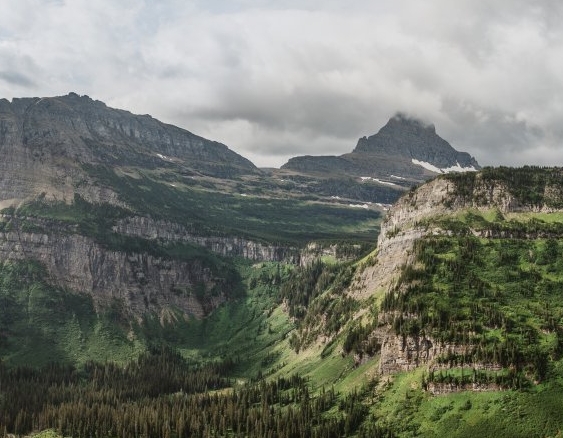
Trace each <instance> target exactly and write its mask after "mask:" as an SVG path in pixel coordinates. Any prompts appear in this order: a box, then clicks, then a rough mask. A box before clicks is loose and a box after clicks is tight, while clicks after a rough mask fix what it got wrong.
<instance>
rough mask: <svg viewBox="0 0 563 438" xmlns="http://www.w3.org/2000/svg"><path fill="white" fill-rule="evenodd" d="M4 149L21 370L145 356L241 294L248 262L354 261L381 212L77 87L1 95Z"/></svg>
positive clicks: (9, 312)
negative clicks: (305, 186)
mask: <svg viewBox="0 0 563 438" xmlns="http://www.w3.org/2000/svg"><path fill="white" fill-rule="evenodd" d="M0 150H1V151H2V152H3V156H4V159H3V160H2V162H1V163H0V169H1V173H0V278H1V279H2V282H3V283H2V285H3V286H2V288H0V289H1V290H0V302H2V303H3V307H2V306H0V307H2V310H0V316H1V318H0V355H1V356H2V357H3V360H5V361H6V362H8V363H11V364H20V363H26V362H31V363H36V364H40V363H45V362H49V361H54V360H61V361H70V362H79V363H83V362H84V361H85V360H87V359H88V358H93V357H97V356H98V355H99V349H100V348H101V349H102V350H105V349H109V350H110V351H114V353H113V354H111V355H110V356H112V355H113V356H115V357H114V359H116V360H117V358H119V357H123V355H124V354H125V355H127V354H131V351H142V350H143V349H146V348H148V346H149V345H152V343H153V342H157V343H158V342H162V341H163V337H165V335H164V334H163V327H165V326H167V325H168V324H171V325H175V324H179V325H180V326H181V325H182V324H188V322H189V321H192V320H196V321H202V320H204V319H205V318H206V317H208V316H209V315H211V314H213V312H214V311H215V310H217V309H218V308H220V307H221V306H222V305H224V304H225V303H227V302H233V301H235V302H236V301H237V300H240V299H242V298H243V297H244V295H245V293H246V289H247V285H246V281H247V277H248V275H249V274H248V266H249V265H250V266H252V264H254V263H282V264H285V263H287V264H290V265H292V266H293V265H299V264H300V263H305V261H306V260H307V259H309V258H312V257H315V256H316V255H321V254H322V255H324V256H325V257H334V258H339V259H343V258H350V257H353V256H354V255H355V254H358V253H360V252H362V251H364V250H365V249H366V248H367V247H369V246H370V244H372V242H373V241H374V239H375V236H376V235H377V227H378V225H379V223H380V221H381V210H380V209H377V208H354V207H351V206H350V205H349V203H344V202H342V203H341V202H335V200H332V199H325V198H323V197H319V196H312V195H311V194H310V193H306V192H305V193H304V192H303V191H300V190H298V189H296V187H295V185H294V184H292V183H291V182H285V181H279V180H277V179H274V178H271V177H269V176H268V175H265V174H264V172H262V171H260V170H258V169H257V168H256V167H255V166H254V165H252V163H250V162H249V161H248V160H246V159H244V158H242V157H240V156H239V155H237V154H235V153H234V152H232V151H230V150H229V149H228V148H227V147H226V146H224V145H222V144H219V143H216V142H213V141H210V140H206V139H203V138H201V137H198V136H196V135H194V134H191V133H190V132H188V131H185V130H183V129H180V128H177V127H174V126H170V125H166V124H163V123H161V122H159V121H157V120H155V119H153V118H151V117H150V116H137V115H133V114H131V113H129V112H127V111H122V110H117V109H112V108H108V107H107V106H106V105H105V104H103V103H102V102H97V101H93V100H92V99H90V98H89V97H87V96H82V97H80V96H78V95H76V94H73V93H71V94H69V95H67V96H62V97H51V98H27V99H14V100H13V101H12V102H8V101H7V100H2V101H0ZM344 230H345V231H346V242H343V238H342V236H343V232H344ZM311 241H314V242H315V243H314V244H313V245H309V243H310V242H311ZM154 321H157V323H156V326H155V325H153V323H154ZM75 323H77V324H78V327H77V326H76V325H75ZM191 324H192V325H193V324H197V323H195V322H193V321H192V322H191ZM165 332H166V331H165ZM68 333H74V334H75V335H76V337H75V338H73V339H72V340H69V339H68V338H67V334H68ZM167 336H168V335H167ZM110 338H111V339H113V342H107V339H110ZM76 339H81V342H80V343H79V344H77V343H76ZM112 345H114V346H115V345H117V346H118V348H116V349H113V347H111V346H112ZM46 346H48V347H46ZM100 346H102V347H100ZM115 350H118V351H119V353H115ZM124 352H128V353H124ZM71 358H72V359H71Z"/></svg>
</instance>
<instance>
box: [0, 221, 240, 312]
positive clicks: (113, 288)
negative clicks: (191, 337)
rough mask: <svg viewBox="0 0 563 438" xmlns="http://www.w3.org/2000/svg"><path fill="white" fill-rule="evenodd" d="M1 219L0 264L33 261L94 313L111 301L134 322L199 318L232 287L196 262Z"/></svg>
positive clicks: (69, 232)
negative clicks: (86, 299) (158, 316)
mask: <svg viewBox="0 0 563 438" xmlns="http://www.w3.org/2000/svg"><path fill="white" fill-rule="evenodd" d="M3 219H4V220H6V219H8V220H9V222H8V224H7V225H6V226H5V227H4V231H3V232H0V260H3V261H10V260H35V261H38V262H40V263H41V264H42V265H43V266H44V267H45V268H46V270H47V272H48V274H49V281H50V282H51V283H52V284H53V285H56V286H58V287H61V288H64V289H68V290H71V291H74V292H77V293H86V294H89V295H91V296H92V297H93V300H94V303H95V305H96V307H97V308H100V307H106V306H108V305H109V304H111V303H112V301H114V300H117V301H119V302H120V303H122V304H123V305H124V309H127V311H126V313H127V314H129V315H130V316H132V317H136V318H141V317H142V316H143V315H144V314H146V313H149V312H150V313H158V312H160V311H162V310H163V309H176V310H180V311H181V312H183V313H184V314H185V315H186V316H193V317H196V318H201V317H203V316H204V315H206V314H207V313H209V312H210V311H211V310H212V309H213V308H215V307H217V306H218V305H219V304H220V303H222V302H224V301H225V300H226V299H227V298H228V297H229V296H230V295H231V294H232V289H234V288H235V286H236V285H234V284H230V282H229V279H226V278H224V277H221V276H220V275H217V274H214V273H213V272H212V270H211V269H210V267H209V266H206V265H205V264H204V263H202V262H201V261H198V260H194V261H190V262H183V261H180V260H171V259H165V258H162V257H156V256H153V255H150V254H147V253H125V252H121V251H113V250H109V249H107V248H105V247H104V246H102V245H100V244H97V243H96V242H94V241H93V240H92V239H89V238H87V237H84V236H81V235H79V234H75V233H74V232H73V230H71V229H65V228H64V227H59V228H58V229H57V226H56V225H54V224H51V223H46V222H43V223H36V224H35V226H37V225H41V226H44V227H49V233H46V232H41V231H36V232H33V231H24V230H23V229H22V228H25V227H20V226H19V225H18V223H17V222H16V221H15V220H14V219H11V218H7V217H4V218H3ZM27 227H29V225H28V226H27ZM37 228H39V227H37Z"/></svg>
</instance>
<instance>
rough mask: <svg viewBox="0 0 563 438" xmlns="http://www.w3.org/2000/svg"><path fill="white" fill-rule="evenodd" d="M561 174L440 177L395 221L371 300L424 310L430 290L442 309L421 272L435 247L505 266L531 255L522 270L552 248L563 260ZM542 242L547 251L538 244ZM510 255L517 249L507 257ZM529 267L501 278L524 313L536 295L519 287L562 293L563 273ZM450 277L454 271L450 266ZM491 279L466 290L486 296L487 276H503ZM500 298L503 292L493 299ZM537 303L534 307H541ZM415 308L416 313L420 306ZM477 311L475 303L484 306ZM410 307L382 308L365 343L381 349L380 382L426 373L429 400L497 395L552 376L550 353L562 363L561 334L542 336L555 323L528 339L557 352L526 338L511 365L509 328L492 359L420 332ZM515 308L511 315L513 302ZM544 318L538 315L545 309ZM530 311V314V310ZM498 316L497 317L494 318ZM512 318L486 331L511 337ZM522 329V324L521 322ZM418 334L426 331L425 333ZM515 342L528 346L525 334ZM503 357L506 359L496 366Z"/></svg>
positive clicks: (383, 241)
mask: <svg viewBox="0 0 563 438" xmlns="http://www.w3.org/2000/svg"><path fill="white" fill-rule="evenodd" d="M512 171H513V172H514V174H512V173H511V172H512ZM544 172H545V174H543V173H544ZM561 173H562V171H561V169H547V170H546V169H536V168H532V169H528V168H526V169H523V170H522V169H515V170H511V169H509V170H507V169H501V171H500V172H498V173H496V172H495V169H488V170H487V171H485V172H484V175H483V173H477V174H471V175H461V176H458V175H454V176H450V175H446V176H441V177H438V178H436V179H434V180H433V181H430V182H429V183H427V184H425V185H423V186H420V187H418V188H417V189H413V190H412V191H410V192H409V193H407V194H405V195H404V196H403V197H402V198H401V199H400V200H399V201H398V202H397V203H396V204H395V205H394V206H393V207H392V208H391V210H390V211H389V213H388V215H387V217H386V219H385V220H384V222H383V224H382V229H381V233H380V235H379V239H378V246H377V263H376V264H375V265H373V266H367V267H366V268H365V269H364V271H363V272H361V273H360V277H359V278H360V279H361V280H362V281H364V282H365V283H366V284H368V283H369V284H370V290H372V291H373V293H377V294H380V293H381V292H382V293H384V294H386V299H388V300H392V299H393V298H392V297H390V294H393V295H394V296H395V297H397V299H399V300H401V299H403V298H401V296H404V295H405V294H407V293H411V294H414V295H416V294H422V295H421V297H420V298H416V297H415V298H416V299H420V300H423V301H424V299H426V298H423V296H424V293H425V291H426V290H427V289H428V288H429V289H428V291H430V292H431V293H432V292H433V293H435V294H438V295H437V297H438V299H439V294H440V293H441V292H440V291H441V289H440V287H441V286H440V285H438V286H439V287H438V289H435V287H436V285H434V286H429V285H430V283H428V284H427V285H424V284H423V283H420V282H421V281H422V280H420V279H419V277H418V276H417V275H422V274H420V273H419V272H423V271H424V269H425V268H424V266H425V263H430V265H429V266H431V265H432V263H433V262H431V261H426V262H425V261H424V260H421V259H420V257H421V256H422V255H421V254H419V250H420V248H417V246H419V243H423V242H424V241H427V240H428V239H430V241H432V240H434V241H450V242H454V244H455V245H460V247H461V246H464V248H463V250H467V248H471V247H472V246H475V245H477V246H479V247H480V248H481V251H483V254H487V257H495V254H501V255H502V257H501V259H502V258H506V257H508V256H509V255H510V256H511V257H516V256H514V254H513V252H514V251H523V252H522V253H521V255H520V257H521V260H524V258H526V257H532V254H533V253H534V251H540V250H541V251H544V248H545V251H560V252H561V253H563V248H561V247H559V249H557V247H556V245H555V244H554V242H557V239H559V238H561V237H562V236H563V215H562V214H561V212H562V211H563V204H562V203H561V199H563V194H562V187H563V185H562V184H561V183H560V182H559V180H558V178H559V179H560V176H561ZM530 180H534V181H536V184H535V185H534V186H533V187H532V189H531V190H530V191H531V194H530V193H524V191H523V189H522V187H521V186H522V185H523V184H525V182H527V181H528V182H529V181H530ZM560 216H561V217H560ZM536 239H539V240H540V241H539V242H534V240H536ZM455 242H457V243H455ZM507 248H511V249H510V250H508V252H507ZM522 248H524V249H522ZM554 248H555V249H554ZM486 251H492V252H486ZM455 254H456V253H455V251H454V253H453V255H448V254H444V255H442V256H441V257H445V258H444V259H443V260H446V261H447V260H449V257H454V256H455ZM540 255H541V254H540ZM499 257H500V256H499ZM552 259H553V257H547V256H544V257H543V259H542V260H544V261H543V262H542V263H551V260H552ZM452 263H454V265H455V266H461V267H466V266H467V264H468V262H467V261H466V262H462V263H458V262H457V261H456V260H452ZM499 263H500V262H499ZM522 263H524V265H522V266H516V267H514V266H512V265H507V267H506V269H505V271H502V273H503V274H502V275H506V276H508V277H507V278H509V280H508V282H507V283H500V284H501V285H500V290H501V292H502V291H504V289H506V293H507V294H508V295H507V296H509V297H512V295H511V294H513V293H516V294H517V295H516V296H518V297H519V298H518V299H520V300H521V301H522V303H525V302H527V301H526V300H527V299H528V298H527V295H526V294H529V293H533V288H532V289H531V291H530V290H528V287H527V286H526V287H523V286H522V285H521V284H519V283H518V281H519V280H518V279H519V278H520V277H522V278H526V279H527V281H528V283H529V284H531V285H533V284H534V282H537V281H539V280H538V279H537V278H536V277H538V276H540V275H542V276H543V277H542V280H541V281H542V282H543V283H545V284H544V286H545V288H547V289H545V290H544V289H541V290H539V291H538V292H537V293H538V294H540V295H538V296H540V297H541V296H543V295H542V294H546V293H548V290H551V289H553V287H555V288H557V286H558V285H559V283H557V282H554V280H553V279H552V278H551V276H550V275H551V274H550V272H553V269H556V267H554V266H551V265H550V266H548V267H542V268H540V269H538V268H534V267H532V268H529V267H526V265H525V262H524V261H523V262H522ZM510 266H512V268H513V269H510ZM443 269H446V271H447V266H446V268H443ZM475 269H477V268H475ZM483 269H484V268H480V269H477V271H475V272H476V275H477V276H478V277H479V279H477V280H476V279H474V280H472V281H469V280H463V281H465V282H466V283H467V287H470V288H471V287H481V286H483V285H484V288H485V289H486V290H487V286H486V285H487V283H486V281H487V278H488V277H487V275H491V276H493V275H496V274H497V271H496V270H495V269H493V270H492V271H491V272H490V273H489V274H485V273H484V272H482V271H483ZM483 274H485V275H484V276H483ZM434 275H435V274H434ZM499 275H500V274H499ZM481 276H482V278H481ZM411 277H412V278H411ZM372 278H373V280H371V282H369V281H368V280H370V279H372ZM409 278H410V279H409ZM421 278H422V277H421ZM439 278H440V277H438V279H439ZM471 278H473V277H471ZM538 278H539V277H538ZM439 281H441V280H438V282H439ZM443 281H446V280H443ZM488 281H492V280H488ZM499 281H503V280H502V279H501V280H499ZM446 282H447V281H446ZM530 282H531V283H530ZM466 283H464V285H465V284H466ZM528 283H526V284H528ZM543 283H542V284H543ZM544 286H541V287H544ZM537 287H540V286H537ZM513 289H514V290H513ZM409 290H410V291H411V292H408V291H409ZM479 290H481V289H479ZM444 293H445V292H444ZM494 293H499V292H498V290H497V289H494ZM538 296H536V299H539V298H538ZM416 299H415V301H413V303H416ZM428 299H431V297H430V298H428ZM432 299H433V298H432ZM490 299H491V300H492V301H491V302H490V303H489V302H486V303H485V307H486V306H493V307H492V309H493V310H491V311H494V310H495V307H494V306H495V305H494V303H495V298H490ZM506 299H508V298H506ZM511 299H512V298H511ZM470 302H476V303H477V302H479V300H477V299H475V300H470ZM540 302H542V301H541V300H540ZM411 304H412V303H410V304H409V303H408V302H406V307H404V308H403V307H401V306H402V305H401V306H399V307H395V305H389V303H388V304H387V307H388V308H387V309H385V308H384V309H383V312H381V313H380V314H379V317H378V321H377V328H376V329H374V330H373V331H370V332H369V333H367V336H368V338H367V339H369V337H371V336H374V335H375V336H377V338H378V339H379V341H378V343H379V345H381V350H380V364H379V372H380V373H381V374H394V373H398V372H404V371H411V370H413V369H415V368H419V367H421V366H426V367H428V368H427V372H428V373H429V374H432V378H431V379H429V378H428V377H427V378H426V380H425V382H424V383H425V389H427V390H429V391H431V392H436V393H441V392H449V391H457V390H464V389H471V390H475V391H482V390H495V389H502V388H510V387H521V385H527V384H530V383H537V382H540V381H542V379H543V378H544V377H545V372H546V366H549V365H548V364H549V360H550V359H549V357H551V356H550V354H551V353H550V351H551V350H550V349H551V348H554V349H555V350H553V351H554V352H555V353H553V352H552V353H553V354H552V355H555V357H561V352H563V329H562V328H561V327H560V328H559V329H557V328H556V327H555V326H553V327H551V326H550V328H541V327H540V326H541V324H544V323H545V324H547V323H548V322H546V321H547V320H546V321H543V319H544V318H543V314H542V315H540V314H537V315H536V314H535V313H534V314H533V315H535V316H536V317H537V318H538V321H540V322H538V323H537V324H538V327H540V328H538V327H535V328H534V330H532V332H533V333H532V332H530V333H531V334H530V336H532V335H534V334H535V335H537V336H539V337H540V338H544V337H547V338H549V339H551V340H550V342H548V343H547V344H545V343H544V344H545V345H544V344H542V345H543V347H541V348H540V347H539V346H536V344H533V343H532V344H530V345H528V343H527V342H528V341H526V340H525V339H524V338H523V339H524V340H523V341H522V345H523V347H522V345H520V347H519V348H520V350H521V351H520V350H518V349H516V350H515V351H517V356H516V358H510V356H506V355H507V354H509V352H511V351H512V349H511V348H512V347H511V344H510V343H511V342H512V341H513V340H512V336H513V334H512V332H511V329H510V328H507V329H506V330H507V331H506V336H504V335H502V336H503V337H501V338H499V339H502V342H501V341H499V342H500V344H499V346H498V351H497V350H495V349H494V348H493V347H491V345H489V343H486V346H485V347H486V348H487V349H488V350H486V351H481V350H480V349H481V348H483V347H482V346H481V345H480V344H479V342H477V343H474V342H476V341H475V340H473V341H469V342H468V343H464V342H462V341H461V340H459V339H457V337H456V336H458V335H456V336H454V338H455V339H453V340H452V339H446V338H444V339H441V338H440V337H436V336H435V333H431V332H430V331H429V330H426V329H424V327H418V329H417V328H416V327H417V326H416V322H417V320H418V311H417V310H416V309H417V307H416V304H412V306H414V307H412V308H410V307H409V306H410V305H411ZM552 304H553V305H555V304H556V303H552ZM507 305H509V306H510V305H512V303H511V301H508V304H507ZM487 308H488V307H487ZM541 308H542V306H541V305H540V306H539V309H541ZM523 309H525V310H526V311H530V312H531V310H530V309H528V308H527V307H526V306H524V307H523ZM494 315H496V313H494V312H493V316H494ZM499 315H500V314H499ZM509 316H510V315H509V314H506V315H504V314H503V315H501V316H499V318H501V319H500V320H499V321H498V322H494V323H491V322H490V321H488V322H487V324H489V326H488V328H487V330H489V329H490V330H493V329H494V330H497V329H499V330H501V329H502V326H503V324H504V323H506V324H508V327H510V324H511V323H513V322H514V321H512V320H511V318H510V317H509ZM495 317H496V316H495ZM503 321H504V322H503ZM542 321H543V322H542ZM491 324H492V325H491ZM516 324H517V325H518V324H519V322H518V321H516ZM497 326H498V327H497ZM495 327H497V329H495ZM518 327H520V326H518ZM542 327H543V326H542ZM521 328H522V330H523V332H522V333H527V332H526V330H525V329H526V327H524V326H522V327H521ZM420 329H422V330H421V331H419V330H420ZM494 330H493V331H494ZM502 330H505V329H502ZM409 332H410V333H409ZM502 333H504V332H502ZM467 335H468V336H470V337H472V336H474V335H475V333H474V334H471V331H469V332H468V334H467ZM516 335H518V336H521V333H520V332H518V333H516V334H515V336H516ZM458 337H459V336H458ZM552 338H555V339H556V341H557V342H555V341H553V339H552ZM456 339H457V340H456ZM552 341H553V342H552ZM487 342H489V341H487ZM552 343H553V345H552ZM555 344H557V345H555ZM548 345H549V348H548ZM536 347H537V348H536ZM491 348H492V350H490V349H491ZM548 350H549V351H548ZM495 354H501V355H504V356H503V357H501V358H500V359H499V358H497V359H495V357H494V356H495ZM460 365H461V367H460ZM458 368H459V369H458ZM444 370H448V371H447V372H445V374H444V375H442V374H440V372H441V371H442V372H443V371H444ZM456 373H457V374H460V375H459V376H458V375H457V374H456Z"/></svg>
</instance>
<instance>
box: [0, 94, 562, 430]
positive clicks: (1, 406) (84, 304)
mask: <svg viewBox="0 0 563 438" xmlns="http://www.w3.org/2000/svg"><path fill="white" fill-rule="evenodd" d="M0 110H1V112H0V127H2V130H1V132H2V136H1V137H0V146H1V148H2V150H3V152H4V153H5V154H8V155H7V156H9V157H10V158H9V159H8V160H6V161H5V162H4V163H3V164H2V166H3V167H2V177H0V188H1V191H0V193H1V194H2V198H1V199H0V201H1V203H2V210H1V212H0V214H1V216H0V359H1V361H0V434H2V433H3V434H4V435H5V436H10V434H15V435H16V436H37V437H59V436H65V437H66V436H72V437H83V436H84V437H86V436H104V437H106V436H107V437H117V436H144V437H149V436H151V437H152V436H154V437H184V436H186V437H187V436H256V437H262V436H272V437H286V436H288V437H301V436H303V437H333V436H334V437H340V436H357V437H368V436H369V437H394V436H397V437H410V436H428V437H431V436H453V437H467V436H495V437H503V436H506V437H518V436H522V437H524V436H526V437H535V436H537V437H540V436H541V437H545V436H557V435H558V434H560V430H561V429H563V422H562V420H561V415H560V408H561V406H562V405H563V395H562V394H563V391H562V389H563V300H562V299H561V296H560V292H561V286H562V285H563V262H562V261H561V260H563V259H562V258H561V256H562V254H563V245H562V244H561V239H562V237H563V171H561V169H559V168H538V167H523V168H504V167H499V168H489V167H487V168H484V169H480V168H479V165H478V164H477V162H476V161H475V159H473V158H472V157H470V156H469V155H468V154H465V153H458V152H457V151H455V150H453V148H451V146H450V145H449V144H448V143H447V142H445V141H444V140H442V139H440V138H439V137H438V136H437V135H436V132H435V128H434V127H433V126H429V125H426V124H422V123H421V122H418V121H414V120H411V119H408V118H405V117H404V116H395V117H393V118H392V119H391V120H390V122H389V124H388V125H386V127H384V128H382V130H381V131H380V134H376V135H374V136H371V137H369V138H363V139H360V140H359V142H358V146H357V147H356V149H355V150H354V151H353V152H352V153H350V154H348V155H346V156H342V157H297V158H296V159H295V160H290V162H289V163H288V165H286V166H283V167H282V168H281V169H258V168H256V167H255V166H254V165H252V163H250V162H248V160H245V159H244V158H242V157H240V156H237V155H236V154H235V153H234V152H232V151H230V150H229V149H228V148H227V147H226V146H224V145H220V144H218V143H215V142H210V141H209V140H205V139H202V138H200V137H197V136H195V135H194V134H191V133H189V132H187V131H184V130H181V129H179V128H176V127H171V126H170V125H164V124H161V123H160V122H158V121H156V120H154V119H152V118H150V116H134V115H132V114H130V113H127V112H125V111H121V110H114V109H111V108H107V107H106V106H105V105H104V104H103V103H101V102H97V101H92V100H91V99H89V98H87V96H83V97H80V96H78V95H75V94H70V95H68V96H62V97H58V98H47V99H41V100H39V99H28V100H16V101H15V102H12V103H10V102H8V101H3V102H2V105H0ZM393 139H395V140H393ZM417 139H419V140H420V139H422V141H420V142H419V140H417ZM393 141H396V143H395V144H394V143H393ZM417 142H419V143H417ZM394 145H395V146H394ZM413 145H415V146H413ZM413 151H416V153H415V152H413ZM393 153H396V155H397V156H396V157H395V158H396V159H395V161H394V164H389V163H391V161H392V160H393ZM369 157H371V158H370V159H373V160H374V161H372V162H369V161H368V158H369ZM390 160H391V161H390ZM373 162H378V163H379V165H380V166H379V167H378V166H375V165H371V164H370V163H373ZM420 163H424V165H421V164H420ZM426 164H428V165H426ZM362 166H364V168H362ZM431 166H434V167H435V168H436V169H438V170H440V172H438V171H436V172H433V171H432V167H431ZM451 168H461V169H465V170H469V168H471V170H472V171H470V172H465V173H447V172H446V170H448V169H451ZM37 169H41V172H38V171H37ZM351 169H354V170H353V171H351ZM444 169H445V170H444ZM458 170H459V169H458Z"/></svg>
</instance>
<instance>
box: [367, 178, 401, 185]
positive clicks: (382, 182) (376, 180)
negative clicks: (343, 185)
mask: <svg viewBox="0 0 563 438" xmlns="http://www.w3.org/2000/svg"><path fill="white" fill-rule="evenodd" d="M360 179H361V180H362V182H363V181H374V182H376V183H378V184H385V185H388V186H396V185H397V184H394V183H392V182H388V181H381V180H380V179H378V178H372V177H371V176H361V177H360Z"/></svg>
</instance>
